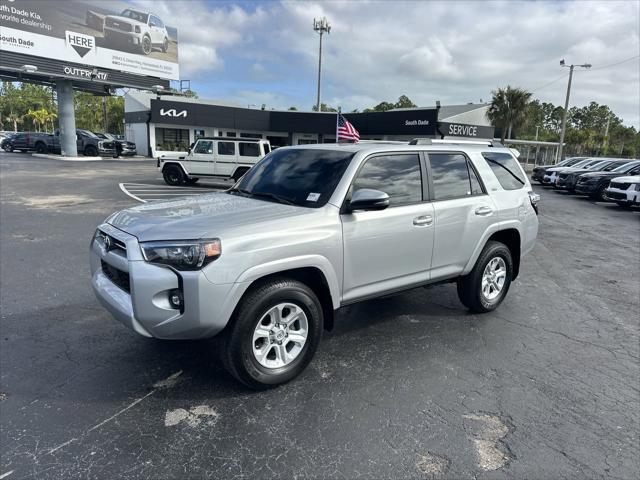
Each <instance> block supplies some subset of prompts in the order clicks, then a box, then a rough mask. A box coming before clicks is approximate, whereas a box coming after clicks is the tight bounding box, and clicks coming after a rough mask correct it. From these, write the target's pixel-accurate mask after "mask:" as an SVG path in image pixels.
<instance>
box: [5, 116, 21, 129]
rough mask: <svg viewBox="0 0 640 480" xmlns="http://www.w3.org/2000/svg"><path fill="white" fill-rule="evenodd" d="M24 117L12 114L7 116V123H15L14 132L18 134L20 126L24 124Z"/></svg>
mask: <svg viewBox="0 0 640 480" xmlns="http://www.w3.org/2000/svg"><path fill="white" fill-rule="evenodd" d="M22 117H23V116H22V115H18V114H17V113H14V112H11V113H10V114H9V115H7V121H9V122H11V123H13V131H14V132H17V131H18V124H19V123H22V121H23V120H22Z"/></svg>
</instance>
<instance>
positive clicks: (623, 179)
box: [612, 175, 640, 183]
mask: <svg viewBox="0 0 640 480" xmlns="http://www.w3.org/2000/svg"><path fill="white" fill-rule="evenodd" d="M612 182H616V183H640V176H638V175H631V176H628V177H616V178H614V179H613V180H612Z"/></svg>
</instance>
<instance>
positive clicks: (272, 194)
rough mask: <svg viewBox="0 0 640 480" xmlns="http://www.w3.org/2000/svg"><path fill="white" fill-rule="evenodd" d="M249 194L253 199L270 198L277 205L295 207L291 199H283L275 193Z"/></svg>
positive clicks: (282, 196) (283, 197)
mask: <svg viewBox="0 0 640 480" xmlns="http://www.w3.org/2000/svg"><path fill="white" fill-rule="evenodd" d="M250 193H251V195H253V196H255V197H264V198H272V199H274V200H275V201H277V202H279V203H285V204H287V205H296V203H295V202H294V201H293V199H291V198H289V197H285V196H284V195H278V194H277V193H271V192H250Z"/></svg>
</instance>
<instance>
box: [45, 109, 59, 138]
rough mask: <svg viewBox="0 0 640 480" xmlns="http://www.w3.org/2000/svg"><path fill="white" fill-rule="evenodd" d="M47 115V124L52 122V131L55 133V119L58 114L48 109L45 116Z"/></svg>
mask: <svg viewBox="0 0 640 480" xmlns="http://www.w3.org/2000/svg"><path fill="white" fill-rule="evenodd" d="M44 117H45V120H44V121H45V124H47V123H49V122H51V133H53V131H54V130H55V124H54V123H53V122H54V121H55V119H56V118H58V115H56V114H55V113H53V112H49V111H47V114H46V115H45V116H44Z"/></svg>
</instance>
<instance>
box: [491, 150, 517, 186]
mask: <svg viewBox="0 0 640 480" xmlns="http://www.w3.org/2000/svg"><path fill="white" fill-rule="evenodd" d="M482 156H483V157H484V159H485V160H486V162H487V164H488V165H489V167H491V170H493V173H494V174H495V176H496V177H497V178H498V181H499V182H500V185H502V188H504V189H505V190H518V189H519V188H522V187H523V186H524V185H525V183H526V181H525V178H524V175H523V174H522V170H521V169H520V165H518V161H517V160H516V159H515V158H513V157H512V156H511V155H509V154H508V153H500V152H484V153H483V154H482Z"/></svg>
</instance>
